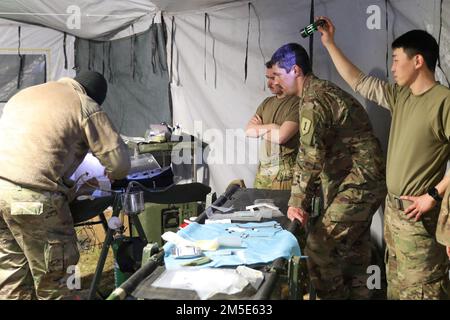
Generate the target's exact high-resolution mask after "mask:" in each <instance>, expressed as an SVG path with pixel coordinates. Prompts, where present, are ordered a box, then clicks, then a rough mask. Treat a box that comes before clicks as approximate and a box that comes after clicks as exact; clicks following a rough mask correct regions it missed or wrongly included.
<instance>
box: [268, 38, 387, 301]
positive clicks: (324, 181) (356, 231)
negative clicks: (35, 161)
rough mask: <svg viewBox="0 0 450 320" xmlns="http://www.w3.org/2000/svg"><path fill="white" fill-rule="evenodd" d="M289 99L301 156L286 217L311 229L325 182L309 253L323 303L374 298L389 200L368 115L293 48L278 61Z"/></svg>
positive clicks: (300, 49) (285, 48)
mask: <svg viewBox="0 0 450 320" xmlns="http://www.w3.org/2000/svg"><path fill="white" fill-rule="evenodd" d="M272 62H273V63H274V74H275V80H276V83H277V84H280V85H281V86H282V88H283V90H284V91H285V92H286V93H287V94H297V95H298V96H299V97H300V151H299V153H298V157H297V166H296V170H295V171H294V180H293V186H292V195H291V199H290V201H289V210H288V217H289V218H290V219H291V220H294V219H298V220H299V221H300V222H301V223H302V224H303V225H305V223H306V221H307V218H308V213H309V212H310V210H311V201H312V198H313V196H314V194H315V190H314V186H315V184H316V183H320V185H321V187H322V191H323V202H324V211H323V213H322V215H321V216H320V217H319V218H318V221H317V222H316V223H315V225H313V227H312V228H311V230H310V232H309V235H308V238H307V243H306V250H305V253H306V255H307V256H308V270H309V273H310V278H311V281H312V283H313V285H314V287H315V289H316V290H317V294H318V296H319V297H320V298H322V299H368V298H369V297H370V292H369V289H368V288H367V285H366V282H367V279H368V275H367V273H366V272H367V268H368V266H369V265H370V262H371V245H370V225H371V221H372V216H373V214H374V213H375V212H376V210H377V209H378V207H379V206H380V204H381V202H382V199H383V198H384V196H385V188H386V187H385V180H384V176H385V167H384V159H383V156H382V151H381V147H380V144H379V141H378V140H377V138H376V137H375V136H374V134H373V131H372V127H371V124H370V121H369V118H368V115H367V113H366V111H365V110H364V108H363V107H362V106H361V105H360V104H359V103H358V101H357V100H356V99H354V98H353V97H352V96H350V95H349V94H348V93H346V92H344V91H343V90H341V89H340V88H338V87H337V86H336V85H334V84H333V83H331V82H328V81H324V80H320V79H318V78H316V77H315V76H314V75H313V74H312V70H311V66H310V63H309V57H308V54H307V53H306V51H305V49H304V48H303V47H302V46H300V45H299V44H295V43H291V44H287V45H285V46H283V47H281V48H280V49H278V50H277V51H276V52H275V53H274V55H273V56H272Z"/></svg>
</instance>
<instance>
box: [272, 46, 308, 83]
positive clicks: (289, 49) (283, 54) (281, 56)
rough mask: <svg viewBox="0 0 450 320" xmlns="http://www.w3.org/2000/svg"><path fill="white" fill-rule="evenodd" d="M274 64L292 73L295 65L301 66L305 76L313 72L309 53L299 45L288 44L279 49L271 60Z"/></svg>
mask: <svg viewBox="0 0 450 320" xmlns="http://www.w3.org/2000/svg"><path fill="white" fill-rule="evenodd" d="M270 61H271V62H272V64H274V65H275V64H278V66H279V67H280V68H283V69H284V70H286V72H290V71H291V70H292V68H293V67H294V65H297V66H299V67H300V68H301V69H302V71H303V74H304V75H307V74H308V73H311V72H312V69H311V63H310V61H309V56H308V53H307V52H306V50H305V48H303V47H302V46H301V45H299V44H298V43H288V44H285V45H284V46H282V47H281V48H279V49H278V50H277V51H275V53H274V54H273V56H272V59H270Z"/></svg>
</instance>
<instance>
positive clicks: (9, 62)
mask: <svg viewBox="0 0 450 320" xmlns="http://www.w3.org/2000/svg"><path fill="white" fill-rule="evenodd" d="M20 64H21V63H20V57H19V56H18V55H16V54H15V55H12V54H3V55H0V102H8V100H9V99H10V98H11V97H12V96H13V95H14V94H16V93H17V92H18V91H19V90H22V89H24V88H27V87H30V86H34V85H37V84H41V83H45V82H46V75H47V63H46V59H45V55H44V54H42V55H38V54H23V55H22V72H21V73H20ZM19 73H20V77H19ZM18 83H19V85H18Z"/></svg>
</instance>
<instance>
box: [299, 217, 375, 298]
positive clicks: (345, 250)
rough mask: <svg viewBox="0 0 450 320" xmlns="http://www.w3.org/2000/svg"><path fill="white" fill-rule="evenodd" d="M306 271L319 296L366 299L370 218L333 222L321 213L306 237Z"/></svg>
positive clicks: (367, 290) (367, 292) (369, 253)
mask: <svg viewBox="0 0 450 320" xmlns="http://www.w3.org/2000/svg"><path fill="white" fill-rule="evenodd" d="M305 254H306V255H307V256H308V259H307V264H308V272H309V276H310V279H311V282H312V284H313V286H314V288H315V289H316V291H317V295H318V297H319V298H321V299H333V300H335V299H369V298H370V292H369V289H368V288H367V285H366V282H367V278H368V275H367V273H366V272H367V268H368V267H369V265H370V262H371V244H370V222H369V221H366V222H361V221H358V222H334V221H331V220H330V218H329V216H328V215H324V216H322V217H321V218H320V220H319V221H317V222H316V224H315V225H314V226H313V227H312V229H311V232H310V233H309V234H308V238H307V241H306V250H305Z"/></svg>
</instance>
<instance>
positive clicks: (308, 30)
mask: <svg viewBox="0 0 450 320" xmlns="http://www.w3.org/2000/svg"><path fill="white" fill-rule="evenodd" d="M326 23H327V22H326V21H325V20H322V19H319V20H317V21H316V22H314V23H311V24H309V25H307V26H306V27H304V28H303V29H302V30H300V34H301V35H302V37H303V38H306V37H309V36H310V35H312V34H313V33H314V32H316V31H317V29H318V27H322V26H324V25H325V24H326Z"/></svg>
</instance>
